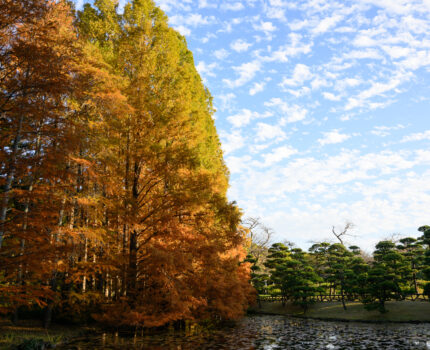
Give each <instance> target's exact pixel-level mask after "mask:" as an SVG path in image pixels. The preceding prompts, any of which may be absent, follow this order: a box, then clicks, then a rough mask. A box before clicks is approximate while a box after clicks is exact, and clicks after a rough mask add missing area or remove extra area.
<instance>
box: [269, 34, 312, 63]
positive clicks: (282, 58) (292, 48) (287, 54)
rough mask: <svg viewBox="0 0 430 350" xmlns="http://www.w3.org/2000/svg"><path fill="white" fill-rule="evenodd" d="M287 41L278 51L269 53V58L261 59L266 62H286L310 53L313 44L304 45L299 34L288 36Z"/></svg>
mask: <svg viewBox="0 0 430 350" xmlns="http://www.w3.org/2000/svg"><path fill="white" fill-rule="evenodd" d="M289 41H290V42H289V43H288V44H286V45H282V46H280V47H279V48H278V50H275V51H273V52H271V53H270V54H269V56H266V57H263V59H264V60H265V61H268V62H288V59H289V58H293V57H296V56H298V55H300V54H307V53H310V52H311V48H312V45H313V43H312V42H310V43H305V42H304V41H303V37H302V36H301V35H300V34H297V33H291V34H289Z"/></svg>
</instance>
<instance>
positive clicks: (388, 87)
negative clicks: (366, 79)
mask: <svg viewBox="0 0 430 350" xmlns="http://www.w3.org/2000/svg"><path fill="white" fill-rule="evenodd" d="M411 77H412V74H411V73H405V72H398V73H397V74H396V75H394V76H393V77H391V78H390V79H389V80H388V81H387V82H386V83H381V82H379V81H372V82H371V86H370V88H368V89H367V90H364V91H362V92H360V93H359V94H358V95H357V96H356V97H350V98H349V99H348V103H347V104H346V106H345V110H347V111H348V110H351V109H353V108H357V107H365V106H368V107H370V108H379V107H384V106H386V103H390V101H386V102H383V103H382V104H379V103H373V104H372V103H369V102H367V100H369V99H371V98H373V97H375V96H383V94H385V93H386V92H389V91H392V90H394V89H396V88H397V87H398V86H400V85H401V84H403V83H404V82H406V81H408V80H409V79H411Z"/></svg>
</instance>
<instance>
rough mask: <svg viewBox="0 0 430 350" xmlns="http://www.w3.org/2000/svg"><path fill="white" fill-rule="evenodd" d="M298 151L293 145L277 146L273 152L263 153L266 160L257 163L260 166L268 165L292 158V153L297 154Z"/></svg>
mask: <svg viewBox="0 0 430 350" xmlns="http://www.w3.org/2000/svg"><path fill="white" fill-rule="evenodd" d="M297 153H298V151H297V150H296V149H295V148H293V147H291V146H281V147H278V148H275V149H274V150H273V151H272V152H270V153H266V154H263V156H262V157H263V159H264V162H263V163H262V164H260V163H257V164H258V165H259V166H263V167H268V166H271V165H273V164H276V163H279V162H280V161H282V160H284V159H287V158H290V157H291V156H292V155H294V154H297Z"/></svg>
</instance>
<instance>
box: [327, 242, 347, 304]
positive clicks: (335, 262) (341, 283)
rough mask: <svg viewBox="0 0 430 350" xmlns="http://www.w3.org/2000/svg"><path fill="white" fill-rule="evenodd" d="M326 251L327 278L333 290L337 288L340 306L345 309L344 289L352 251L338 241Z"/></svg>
mask: <svg viewBox="0 0 430 350" xmlns="http://www.w3.org/2000/svg"><path fill="white" fill-rule="evenodd" d="M328 253H329V254H328V266H329V267H328V269H327V272H328V277H327V280H328V281H329V282H331V283H332V285H333V286H334V289H335V290H336V289H338V290H339V293H340V295H341V301H342V306H343V308H344V310H346V304H345V289H346V284H347V282H346V281H347V276H348V275H350V273H349V270H350V265H351V259H352V257H353V253H352V252H350V251H348V249H346V248H345V246H343V245H342V244H340V243H335V244H332V245H331V246H330V247H329V249H328Z"/></svg>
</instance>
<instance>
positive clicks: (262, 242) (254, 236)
mask: <svg viewBox="0 0 430 350" xmlns="http://www.w3.org/2000/svg"><path fill="white" fill-rule="evenodd" d="M242 224H243V226H245V227H246V228H247V229H248V231H249V238H250V240H251V245H250V248H249V253H250V254H251V255H253V256H254V258H256V259H257V261H259V262H260V261H261V259H262V258H263V257H264V256H265V255H266V253H267V250H268V248H269V245H270V240H271V238H272V236H273V233H274V231H273V229H271V228H270V227H267V226H266V225H264V224H263V223H262V222H261V220H260V218H258V217H257V218H254V217H247V218H246V219H245V220H243V222H242Z"/></svg>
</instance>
